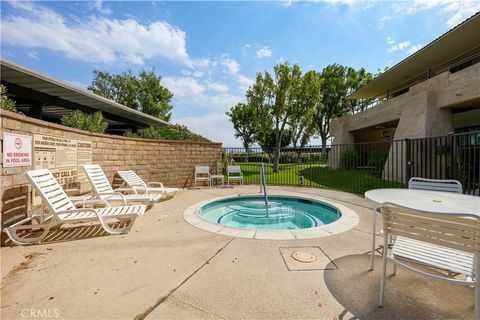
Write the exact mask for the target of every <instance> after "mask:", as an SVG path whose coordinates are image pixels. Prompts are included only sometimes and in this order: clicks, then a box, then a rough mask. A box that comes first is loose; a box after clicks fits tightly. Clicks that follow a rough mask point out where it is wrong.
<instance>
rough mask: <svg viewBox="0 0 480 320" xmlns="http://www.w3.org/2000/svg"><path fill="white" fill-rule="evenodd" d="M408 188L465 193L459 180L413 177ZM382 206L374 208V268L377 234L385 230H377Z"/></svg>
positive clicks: (371, 264)
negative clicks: (377, 216) (377, 219)
mask: <svg viewBox="0 0 480 320" xmlns="http://www.w3.org/2000/svg"><path fill="white" fill-rule="evenodd" d="M408 189H420V190H430V191H443V192H455V193H463V192H462V190H463V188H462V184H461V183H460V182H459V181H457V180H438V179H426V178H418V177H413V178H411V179H410V180H409V181H408ZM379 211H380V207H376V208H374V209H373V215H374V219H373V238H372V257H371V262H370V269H371V270H373V267H374V260H375V240H376V239H375V236H383V232H382V231H380V232H376V223H377V221H376V215H377V213H379Z"/></svg>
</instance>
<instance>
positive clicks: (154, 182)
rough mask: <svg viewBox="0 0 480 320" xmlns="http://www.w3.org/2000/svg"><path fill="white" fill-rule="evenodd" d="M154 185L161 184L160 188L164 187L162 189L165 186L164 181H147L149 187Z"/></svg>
mask: <svg viewBox="0 0 480 320" xmlns="http://www.w3.org/2000/svg"><path fill="white" fill-rule="evenodd" d="M153 186H160V188H162V189H163V188H165V187H164V186H163V183H161V182H156V181H152V182H149V183H147V187H153Z"/></svg>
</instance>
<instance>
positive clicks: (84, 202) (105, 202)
mask: <svg viewBox="0 0 480 320" xmlns="http://www.w3.org/2000/svg"><path fill="white" fill-rule="evenodd" d="M79 203H81V204H82V208H85V205H86V204H87V203H89V204H90V205H93V204H95V203H103V204H104V205H105V206H106V207H107V208H110V203H108V201H107V200H105V199H92V198H90V199H85V200H82V201H77V202H75V203H74V204H73V205H74V206H76V205H77V204H79Z"/></svg>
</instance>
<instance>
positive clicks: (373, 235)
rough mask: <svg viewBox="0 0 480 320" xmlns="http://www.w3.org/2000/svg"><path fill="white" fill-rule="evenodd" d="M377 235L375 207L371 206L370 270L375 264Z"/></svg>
mask: <svg viewBox="0 0 480 320" xmlns="http://www.w3.org/2000/svg"><path fill="white" fill-rule="evenodd" d="M376 236H377V208H373V225H372V255H371V259H370V270H371V271H373V267H374V264H375V237H376Z"/></svg>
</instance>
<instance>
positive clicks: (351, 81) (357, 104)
mask: <svg viewBox="0 0 480 320" xmlns="http://www.w3.org/2000/svg"><path fill="white" fill-rule="evenodd" d="M346 77H347V79H346V86H347V95H349V94H350V93H353V92H355V91H357V90H358V89H359V88H360V87H363V86H364V85H366V84H367V83H368V82H370V81H371V80H372V79H373V74H371V73H369V72H367V71H366V70H365V69H364V68H360V69H358V70H355V69H353V68H350V67H349V68H347V74H346ZM345 102H346V107H347V110H348V112H350V113H352V114H355V113H357V112H360V111H363V110H365V109H367V108H368V106H369V105H370V104H371V100H370V99H351V100H349V99H347V100H346V101H345Z"/></svg>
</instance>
